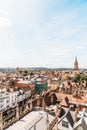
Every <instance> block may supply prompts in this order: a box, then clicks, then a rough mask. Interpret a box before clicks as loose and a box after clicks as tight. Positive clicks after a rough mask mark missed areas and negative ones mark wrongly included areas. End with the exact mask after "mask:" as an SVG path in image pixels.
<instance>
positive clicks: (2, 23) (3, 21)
mask: <svg viewBox="0 0 87 130" xmlns="http://www.w3.org/2000/svg"><path fill="white" fill-rule="evenodd" d="M0 27H11V21H10V19H8V18H6V17H0Z"/></svg>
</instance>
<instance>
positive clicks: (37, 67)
mask: <svg viewBox="0 0 87 130" xmlns="http://www.w3.org/2000/svg"><path fill="white" fill-rule="evenodd" d="M16 68H19V69H22V68H23V69H24V68H25V69H33V68H34V69H39V68H41V69H74V68H72V67H43V66H36V67H29V66H28V67H27V66H24V67H0V69H16ZM81 69H87V67H84V68H79V70H81Z"/></svg>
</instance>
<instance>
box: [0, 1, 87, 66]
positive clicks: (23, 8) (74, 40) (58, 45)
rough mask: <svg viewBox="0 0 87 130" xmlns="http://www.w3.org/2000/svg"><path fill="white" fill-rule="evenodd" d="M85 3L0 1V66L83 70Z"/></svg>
mask: <svg viewBox="0 0 87 130" xmlns="http://www.w3.org/2000/svg"><path fill="white" fill-rule="evenodd" d="M86 14H87V1H86V0H78V1H76V0H62V1H59V0H54V1H51V0H44V1H43V0H33V1H30V0H26V1H24V0H15V1H12V0H3V1H0V56H1V58H0V67H49V68H56V67H57V68H60V67H61V68H62V67H65V68H73V67H74V66H73V63H74V59H75V57H76V56H77V59H78V63H79V68H87V58H86V55H87V50H86V48H87V38H86V32H87V18H86Z"/></svg>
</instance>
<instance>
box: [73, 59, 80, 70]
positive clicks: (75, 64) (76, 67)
mask: <svg viewBox="0 0 87 130" xmlns="http://www.w3.org/2000/svg"><path fill="white" fill-rule="evenodd" d="M74 70H79V67H78V61H77V57H76V58H75V62H74Z"/></svg>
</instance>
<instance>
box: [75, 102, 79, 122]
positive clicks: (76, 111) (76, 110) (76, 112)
mask: <svg viewBox="0 0 87 130" xmlns="http://www.w3.org/2000/svg"><path fill="white" fill-rule="evenodd" d="M78 113H79V108H78V105H77V106H76V108H75V122H76V121H77V119H78V117H77V116H78Z"/></svg>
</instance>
